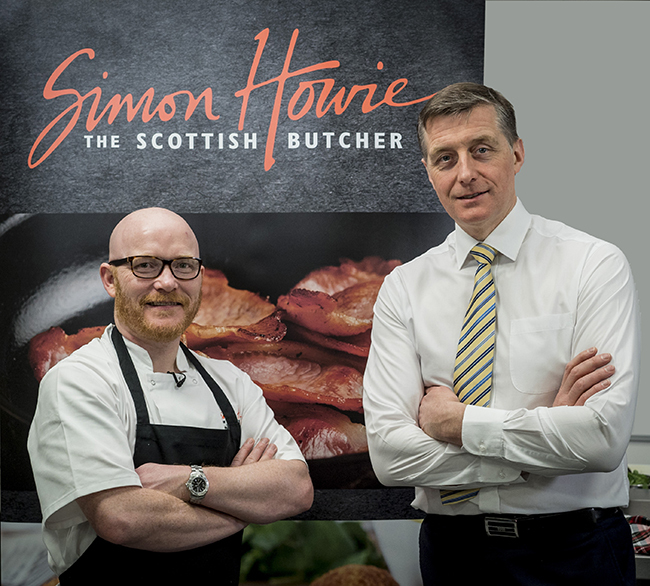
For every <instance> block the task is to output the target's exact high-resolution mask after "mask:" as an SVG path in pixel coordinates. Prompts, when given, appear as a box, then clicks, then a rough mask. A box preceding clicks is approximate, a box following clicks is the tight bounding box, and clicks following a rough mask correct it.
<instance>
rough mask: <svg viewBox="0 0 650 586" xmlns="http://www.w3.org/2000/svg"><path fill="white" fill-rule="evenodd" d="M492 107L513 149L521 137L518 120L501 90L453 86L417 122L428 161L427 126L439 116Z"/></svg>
mask: <svg viewBox="0 0 650 586" xmlns="http://www.w3.org/2000/svg"><path fill="white" fill-rule="evenodd" d="M482 104H490V105H492V106H494V109H495V110H496V114H497V124H498V125H499V128H500V129H501V132H503V134H504V136H505V137H506V139H507V140H508V142H509V143H510V146H511V147H512V146H514V144H515V142H516V141H517V139H518V138H519V136H518V135H517V120H516V118H515V109H514V108H513V107H512V104H511V103H510V102H509V101H508V100H506V99H505V97H504V96H503V95H502V94H500V93H499V92H498V91H496V90H493V89H492V88H489V87H487V86H485V85H481V84H480V83H472V82H460V83H454V84H452V85H449V86H447V87H446V88H444V89H442V90H440V91H439V92H437V93H436V94H434V95H433V97H432V98H431V99H430V100H429V101H428V102H427V103H426V104H425V105H424V108H422V111H421V112H420V118H419V120H418V142H419V143H420V150H421V151H422V156H423V157H424V159H425V161H426V159H427V155H428V152H427V135H426V131H427V124H428V123H429V122H430V121H431V120H433V119H434V118H436V117H438V116H457V115H458V114H463V113H465V112H469V111H471V110H473V109H474V108H475V107H476V106H480V105H482Z"/></svg>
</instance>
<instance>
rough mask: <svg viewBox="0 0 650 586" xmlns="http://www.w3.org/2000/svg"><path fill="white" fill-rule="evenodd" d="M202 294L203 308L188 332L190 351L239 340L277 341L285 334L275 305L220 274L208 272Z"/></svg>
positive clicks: (204, 277)
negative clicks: (234, 286) (232, 283)
mask: <svg viewBox="0 0 650 586" xmlns="http://www.w3.org/2000/svg"><path fill="white" fill-rule="evenodd" d="M201 291H202V294H203V300H202V301H201V308H200V309H199V312H198V313H197V314H196V317H195V318H194V322H193V323H192V324H191V325H190V327H189V328H188V329H187V331H186V332H185V336H186V342H187V345H188V346H189V347H190V348H192V349H200V348H203V347H205V346H207V345H210V344H214V343H217V342H218V343H225V342H232V341H237V340H242V341H278V340H281V339H282V338H283V337H284V335H285V334H286V331H287V328H286V325H285V324H283V323H282V321H281V320H280V316H279V314H278V313H277V312H276V307H275V305H273V303H271V302H269V301H268V300H267V299H263V298H262V297H261V296H259V295H257V294H256V293H252V292H251V291H245V290H242V289H234V288H232V287H230V286H229V285H228V279H227V278H226V276H225V275H224V274H223V273H222V272H221V271H219V270H216V269H206V270H205V274H204V276H203V286H202V288H201Z"/></svg>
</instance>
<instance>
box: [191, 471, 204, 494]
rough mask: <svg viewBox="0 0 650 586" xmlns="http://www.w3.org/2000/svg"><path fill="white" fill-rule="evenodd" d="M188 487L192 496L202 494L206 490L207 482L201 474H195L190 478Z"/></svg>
mask: <svg viewBox="0 0 650 586" xmlns="http://www.w3.org/2000/svg"><path fill="white" fill-rule="evenodd" d="M188 488H189V490H190V493H191V494H192V495H193V496H203V495H204V494H205V493H206V492H208V482H207V480H206V479H205V478H204V477H203V476H195V477H194V478H191V479H190V483H189V486H188Z"/></svg>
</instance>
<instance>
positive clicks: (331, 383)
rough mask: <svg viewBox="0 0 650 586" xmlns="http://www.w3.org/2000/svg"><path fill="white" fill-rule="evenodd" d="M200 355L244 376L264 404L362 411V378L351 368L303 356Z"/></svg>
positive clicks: (214, 349)
mask: <svg viewBox="0 0 650 586" xmlns="http://www.w3.org/2000/svg"><path fill="white" fill-rule="evenodd" d="M203 351H204V352H205V354H207V355H208V356H212V357H214V358H218V357H225V358H227V359H228V360H230V361H231V362H232V363H233V364H234V365H235V366H237V367H238V368H240V369H241V370H243V371H244V372H246V373H247V374H248V375H249V376H250V377H251V378H252V379H253V381H255V383H256V384H258V385H259V386H260V387H261V388H262V390H263V391H264V397H265V398H266V399H267V400H270V401H290V402H293V403H319V404H322V405H330V406H332V407H338V408H339V409H341V410H343V411H357V412H359V413H361V412H362V410H363V407H362V392H363V391H362V378H363V377H362V375H361V373H360V372H359V371H358V370H357V369H356V368H353V367H351V366H345V365H343V364H321V363H319V362H316V361H315V360H313V359H308V358H305V357H303V356H301V357H297V358H293V357H290V356H283V355H280V354H272V353H262V352H259V351H257V352H256V351H252V352H235V351H232V350H231V351H224V350H223V349H221V348H220V347H217V346H215V347H210V348H205V349H204V350H203Z"/></svg>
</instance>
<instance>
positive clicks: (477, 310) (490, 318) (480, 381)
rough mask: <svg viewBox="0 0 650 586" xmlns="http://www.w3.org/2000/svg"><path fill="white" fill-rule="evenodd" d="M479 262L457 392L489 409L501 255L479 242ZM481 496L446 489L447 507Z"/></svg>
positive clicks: (461, 343) (474, 252) (458, 361)
mask: <svg viewBox="0 0 650 586" xmlns="http://www.w3.org/2000/svg"><path fill="white" fill-rule="evenodd" d="M471 254H472V256H473V257H474V258H475V259H476V261H477V262H478V268H477V269H476V274H475V275H474V290H473V292H472V298H471V299H470V302H469V307H468V308H467V313H465V320H464V322H463V327H462V328H461V331H460V340H459V341H458V352H457V353H456V364H455V366H454V392H455V393H456V394H457V395H458V398H459V399H460V401H461V403H465V404H467V405H479V406H481V407H487V406H488V405H489V404H490V391H491V390H492V364H493V361H494V342H495V337H496V327H495V326H496V318H497V311H496V291H495V289H494V280H493V279H492V271H491V265H492V263H493V262H494V258H495V257H496V255H497V252H496V250H494V249H493V248H492V247H490V246H488V245H487V244H484V243H483V242H479V243H478V244H477V245H476V246H475V247H474V248H472V250H471ZM477 494H478V489H470V490H442V491H440V498H441V499H442V504H443V505H453V504H456V503H462V502H464V501H467V500H469V499H471V498H474V497H475V496H476V495H477Z"/></svg>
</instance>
